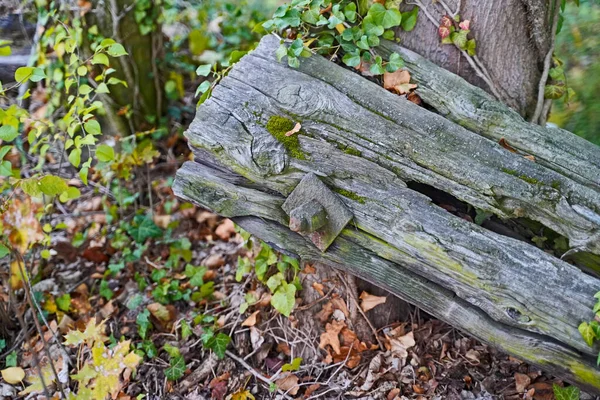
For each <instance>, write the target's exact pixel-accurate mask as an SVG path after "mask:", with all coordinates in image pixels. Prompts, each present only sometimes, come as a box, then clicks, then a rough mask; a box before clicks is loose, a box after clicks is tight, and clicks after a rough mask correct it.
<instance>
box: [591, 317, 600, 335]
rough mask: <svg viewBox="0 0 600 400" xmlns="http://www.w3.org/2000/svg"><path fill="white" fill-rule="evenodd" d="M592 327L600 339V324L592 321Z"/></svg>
mask: <svg viewBox="0 0 600 400" xmlns="http://www.w3.org/2000/svg"><path fill="white" fill-rule="evenodd" d="M590 327H591V328H592V331H593V332H594V335H595V336H596V339H600V324H599V323H598V321H591V322H590Z"/></svg>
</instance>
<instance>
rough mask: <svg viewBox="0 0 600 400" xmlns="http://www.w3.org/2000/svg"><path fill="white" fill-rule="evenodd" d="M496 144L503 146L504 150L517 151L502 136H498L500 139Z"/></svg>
mask: <svg viewBox="0 0 600 400" xmlns="http://www.w3.org/2000/svg"><path fill="white" fill-rule="evenodd" d="M498 144H499V145H500V146H502V147H504V148H505V149H506V150H508V151H510V152H511V153H516V152H517V149H515V148H514V147H512V146H511V145H510V144H508V142H507V141H506V139H504V138H500V140H499V141H498Z"/></svg>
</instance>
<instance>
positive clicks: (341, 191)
mask: <svg viewBox="0 0 600 400" xmlns="http://www.w3.org/2000/svg"><path fill="white" fill-rule="evenodd" d="M333 190H334V191H336V192H337V193H339V194H341V195H342V196H344V197H347V198H349V199H352V200H354V201H358V202H359V203H360V204H365V201H366V199H365V198H364V197H362V196H359V195H357V194H356V193H354V192H351V191H349V190H346V189H339V188H334V189H333Z"/></svg>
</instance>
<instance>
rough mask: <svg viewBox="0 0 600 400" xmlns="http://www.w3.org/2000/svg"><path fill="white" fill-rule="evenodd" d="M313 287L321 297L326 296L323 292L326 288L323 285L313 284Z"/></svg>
mask: <svg viewBox="0 0 600 400" xmlns="http://www.w3.org/2000/svg"><path fill="white" fill-rule="evenodd" d="M312 287H313V289H315V290H316V291H317V293H319V295H320V296H325V292H324V291H323V287H324V286H323V284H322V283H318V282H313V284H312Z"/></svg>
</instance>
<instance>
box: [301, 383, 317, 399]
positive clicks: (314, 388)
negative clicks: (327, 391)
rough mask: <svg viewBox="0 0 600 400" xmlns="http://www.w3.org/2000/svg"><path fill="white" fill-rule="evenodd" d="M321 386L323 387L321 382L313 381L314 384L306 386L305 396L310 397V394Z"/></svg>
mask: <svg viewBox="0 0 600 400" xmlns="http://www.w3.org/2000/svg"><path fill="white" fill-rule="evenodd" d="M320 387H321V384H320V383H313V384H312V385H310V386H309V387H308V388H306V391H305V392H304V398H308V397H310V395H311V394H313V393H314V392H315V391H316V390H318V389H319V388H320Z"/></svg>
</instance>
